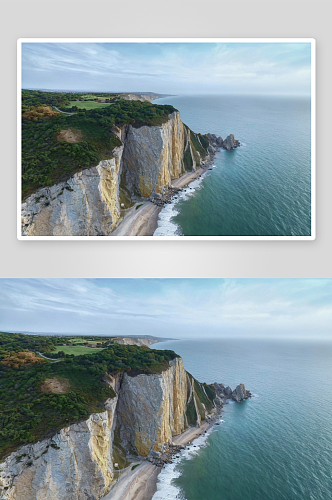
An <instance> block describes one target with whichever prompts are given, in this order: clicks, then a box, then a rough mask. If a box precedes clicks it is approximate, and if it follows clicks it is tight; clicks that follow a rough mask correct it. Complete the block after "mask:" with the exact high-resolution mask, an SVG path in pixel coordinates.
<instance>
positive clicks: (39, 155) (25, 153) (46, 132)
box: [22, 90, 175, 200]
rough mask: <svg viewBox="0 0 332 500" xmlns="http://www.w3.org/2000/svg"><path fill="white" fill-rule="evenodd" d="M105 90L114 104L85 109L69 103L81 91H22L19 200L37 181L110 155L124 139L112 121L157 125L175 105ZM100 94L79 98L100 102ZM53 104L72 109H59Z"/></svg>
mask: <svg viewBox="0 0 332 500" xmlns="http://www.w3.org/2000/svg"><path fill="white" fill-rule="evenodd" d="M107 96H108V97H109V99H107V100H108V101H110V102H112V104H107V105H106V103H105V106H106V107H97V108H95V109H90V110H86V109H85V108H81V107H80V109H78V108H77V107H76V108H75V107H74V108H72V107H71V108H69V107H68V106H69V105H70V102H71V101H73V100H74V99H75V98H79V97H80V95H75V94H65V93H64V94H57V93H53V92H40V91H27V90H23V91H22V197H23V200H24V199H25V198H26V197H27V196H29V195H30V194H31V193H33V192H35V191H36V190H37V189H39V188H40V187H44V186H51V185H53V184H55V183H57V182H60V181H64V180H67V179H69V177H70V176H71V175H72V174H74V173H75V172H79V171H80V170H83V169H84V168H87V167H89V166H92V165H97V164H98V163H99V162H100V161H101V160H104V159H107V158H110V157H111V156H112V151H113V149H114V147H116V146H121V144H122V143H121V140H120V139H119V138H118V137H117V135H116V134H115V133H114V132H113V131H112V129H113V127H114V126H117V127H121V126H123V125H125V124H133V125H134V126H135V127H140V126H142V125H147V126H153V125H161V124H162V123H165V122H166V121H167V119H168V115H169V114H170V113H172V112H174V111H175V109H174V108H173V106H168V105H165V106H156V105H153V104H151V103H150V102H149V101H144V102H141V101H140V100H137V101H136V100H135V101H131V100H124V99H123V98H122V97H121V96H114V95H107ZM101 97H103V96H100V95H99V99H98V98H97V97H96V98H94V97H93V96H86V98H87V99H89V100H87V101H84V100H83V98H82V97H80V99H81V100H80V101H79V103H80V105H82V106H83V105H84V104H85V102H86V103H87V104H88V103H89V104H91V103H96V104H97V105H98V100H106V97H104V99H101ZM69 99H71V101H70V100H69ZM95 99H96V100H97V102H96V101H95ZM53 106H55V107H56V108H57V109H60V110H65V111H66V112H67V113H68V112H72V113H74V114H63V113H61V112H59V111H57V110H56V109H55V108H54V107H53ZM62 131H67V132H68V133H70V137H66V134H64V133H63V132H62ZM61 132H62V134H61ZM68 133H67V136H68Z"/></svg>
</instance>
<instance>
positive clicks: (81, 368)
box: [0, 333, 176, 457]
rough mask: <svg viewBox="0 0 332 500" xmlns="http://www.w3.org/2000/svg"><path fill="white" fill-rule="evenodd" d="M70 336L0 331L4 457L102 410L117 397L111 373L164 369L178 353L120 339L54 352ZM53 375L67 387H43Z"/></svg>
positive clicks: (1, 448)
mask: <svg viewBox="0 0 332 500" xmlns="http://www.w3.org/2000/svg"><path fill="white" fill-rule="evenodd" d="M64 340H66V342H68V340H67V339H66V338H61V337H39V336H30V335H20V334H5V333H1V334H0V438H1V439H0V457H1V456H4V455H5V454H7V453H8V452H9V451H11V450H13V449H15V448H17V447H18V446H19V445H20V444H22V443H29V442H35V441H36V440H37V439H40V438H41V437H43V436H47V435H48V434H49V433H50V432H52V433H54V432H55V431H56V430H58V429H60V428H61V427H63V426H64V425H69V424H72V423H74V422H77V421H80V420H82V419H85V418H87V417H88V416H89V415H90V414H91V413H93V412H96V411H100V409H102V408H103V403H104V401H105V400H106V399H107V398H110V397H113V396H114V391H113V390H112V388H111V387H110V386H109V385H107V384H106V382H105V380H104V378H105V375H106V373H108V374H109V375H114V374H116V373H124V372H128V373H131V374H138V373H160V372H161V371H162V370H163V369H165V368H167V367H168V363H169V361H170V360H172V359H174V358H175V357H176V354H175V353H174V352H173V351H155V350H150V349H149V348H148V347H144V346H143V347H139V346H127V345H118V344H111V345H109V346H108V347H106V348H104V349H100V352H95V351H93V350H92V351H91V353H89V354H86V355H78V356H75V355H74V354H69V355H65V356H61V355H60V356H59V355H57V354H52V351H55V350H56V345H58V346H61V343H64ZM97 340H98V337H96V341H97ZM103 340H104V341H105V338H103ZM73 349H75V347H74V348H73ZM37 352H41V353H42V354H44V355H46V356H47V357H52V356H53V357H54V360H57V362H52V361H50V360H47V359H44V358H42V357H41V356H40V355H38V354H36V353H37ZM74 352H75V351H74ZM52 379H53V380H54V379H57V381H60V382H61V381H62V382H63V383H64V382H65V384H66V390H65V391H64V392H62V391H60V393H54V392H52V391H47V390H45V391H43V390H42V385H43V383H44V382H45V380H52Z"/></svg>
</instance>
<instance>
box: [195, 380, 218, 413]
mask: <svg viewBox="0 0 332 500" xmlns="http://www.w3.org/2000/svg"><path fill="white" fill-rule="evenodd" d="M194 387H195V393H196V396H197V400H198V401H199V403H201V404H202V403H203V404H204V406H205V408H206V409H207V411H211V410H212V408H213V403H212V401H211V400H210V399H209V398H208V397H207V396H206V395H205V392H204V390H203V389H202V384H200V383H199V382H198V381H197V380H195V381H194ZM199 403H198V407H199ZM204 418H205V415H204Z"/></svg>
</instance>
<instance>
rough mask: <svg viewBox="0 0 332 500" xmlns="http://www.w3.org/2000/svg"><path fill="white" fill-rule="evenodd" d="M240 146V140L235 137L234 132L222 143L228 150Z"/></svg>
mask: <svg viewBox="0 0 332 500" xmlns="http://www.w3.org/2000/svg"><path fill="white" fill-rule="evenodd" d="M238 146H240V142H239V141H237V140H236V139H234V135H233V134H230V135H229V136H228V137H226V139H225V140H224V141H223V143H222V147H223V148H224V149H227V150H228V151H229V150H230V149H235V148H237V147H238Z"/></svg>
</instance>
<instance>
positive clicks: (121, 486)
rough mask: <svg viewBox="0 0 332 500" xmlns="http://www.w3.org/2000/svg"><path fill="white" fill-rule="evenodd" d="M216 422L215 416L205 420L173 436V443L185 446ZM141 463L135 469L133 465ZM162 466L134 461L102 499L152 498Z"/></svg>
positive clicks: (145, 461) (141, 499) (147, 499)
mask: <svg viewBox="0 0 332 500" xmlns="http://www.w3.org/2000/svg"><path fill="white" fill-rule="evenodd" d="M214 423H215V418H211V419H210V420H209V421H208V422H204V423H203V424H202V425H201V426H200V427H189V429H187V430H186V431H184V432H183V433H182V434H179V435H178V436H173V444H174V445H178V446H185V445H187V444H188V443H191V442H192V441H193V440H194V439H196V438H198V437H199V436H200V435H201V434H203V433H204V432H206V431H207V430H208V429H210V428H211V427H212V426H213V425H214ZM136 464H139V466H138V467H136V468H135V469H134V470H132V467H133V466H134V465H136ZM160 471H161V468H160V467H157V466H156V465H153V464H152V463H150V462H149V461H148V460H144V461H142V462H136V463H132V464H131V465H130V467H128V469H126V470H125V471H123V472H121V473H120V478H119V479H118V480H117V482H116V483H115V485H114V486H113V488H112V489H111V490H110V492H109V493H107V495H106V496H104V497H103V498H102V500H134V499H135V500H151V499H152V497H153V495H154V494H155V492H156V491H157V480H158V474H159V473H160Z"/></svg>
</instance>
